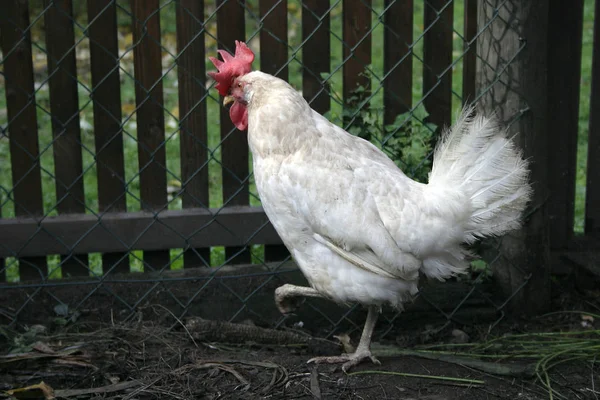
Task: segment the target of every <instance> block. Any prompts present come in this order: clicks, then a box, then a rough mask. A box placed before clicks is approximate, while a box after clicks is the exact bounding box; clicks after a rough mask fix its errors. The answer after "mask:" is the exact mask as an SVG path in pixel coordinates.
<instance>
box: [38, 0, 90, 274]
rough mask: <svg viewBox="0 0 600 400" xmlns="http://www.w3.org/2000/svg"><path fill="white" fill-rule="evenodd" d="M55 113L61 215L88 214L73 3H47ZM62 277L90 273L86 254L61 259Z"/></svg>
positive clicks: (60, 0) (54, 147) (47, 0)
mask: <svg viewBox="0 0 600 400" xmlns="http://www.w3.org/2000/svg"><path fill="white" fill-rule="evenodd" d="M44 7H46V8H47V9H46V12H45V13H44V22H45V28H46V53H47V58H48V76H49V82H48V85H49V89H50V90H49V92H50V111H51V113H52V138H53V143H52V150H53V153H54V175H55V182H56V200H57V204H56V209H57V211H58V212H59V213H61V214H65V213H85V195H84V191H83V160H82V155H81V129H80V127H79V97H78V95H77V65H76V60H75V48H74V47H73V46H74V44H75V33H74V29H73V20H74V18H73V4H72V3H71V0H57V1H50V0H44ZM61 270H62V275H63V276H85V275H88V274H89V268H88V256H87V255H86V254H80V255H69V254H65V255H62V256H61Z"/></svg>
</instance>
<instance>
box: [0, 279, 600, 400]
mask: <svg viewBox="0 0 600 400" xmlns="http://www.w3.org/2000/svg"><path fill="white" fill-rule="evenodd" d="M599 293H600V292H598V290H597V289H595V290H592V291H587V292H586V293H585V295H582V294H581V293H578V294H572V293H571V294H561V295H559V296H558V297H557V298H556V299H555V303H556V304H554V309H558V310H561V311H560V312H557V313H553V314H551V315H546V316H540V317H536V318H527V319H513V320H508V319H506V320H503V321H502V323H501V324H500V325H496V326H494V327H493V330H491V331H490V329H491V326H490V325H485V324H482V325H470V326H466V325H457V324H453V325H449V326H446V327H444V328H443V329H438V330H436V329H435V328H436V327H435V326H434V327H431V326H421V327H420V328H419V327H417V328H414V327H412V328H410V330H408V329H407V328H406V327H403V326H402V325H401V324H400V323H398V327H397V329H395V330H394V331H393V332H391V333H388V334H387V335H386V336H385V338H386V339H385V340H379V339H377V343H376V344H375V346H374V351H375V352H377V351H380V353H379V354H382V353H381V349H384V348H386V349H390V348H396V349H403V348H404V349H410V348H418V347H419V346H420V347H421V348H422V347H423V345H431V344H444V343H452V342H456V341H457V340H458V341H459V342H460V340H459V339H460V338H458V337H457V335H456V332H454V335H453V334H452V331H453V330H455V329H459V330H460V331H461V332H464V333H465V334H466V335H468V339H466V340H467V341H469V342H475V341H481V342H485V341H488V340H490V339H492V338H494V337H501V336H502V335H509V334H522V333H524V332H575V331H577V332H581V331H583V332H584V333H585V332H588V333H587V334H586V335H587V336H585V338H586V339H585V340H588V341H596V342H595V343H598V340H600V337H599V335H600V333H599V332H600V330H599V328H598V326H599V324H600V322H599V321H598V320H597V319H596V318H594V317H590V316H593V315H598V314H599V312H598V311H599V310H600V304H599V300H600V299H599V297H600V296H599ZM152 309H153V310H154V313H155V314H156V317H157V318H153V319H152V320H150V319H148V320H146V319H143V318H141V319H138V320H136V321H128V322H118V323H106V322H101V321H98V320H97V318H94V315H81V316H80V317H79V318H78V319H77V321H75V322H73V321H70V322H67V323H66V324H65V321H64V319H56V317H55V316H53V317H52V318H49V319H48V318H47V323H46V324H42V325H31V324H30V325H27V326H24V325H23V326H18V327H6V326H4V327H3V326H0V398H18V399H21V398H44V397H45V398H53V396H54V397H55V398H69V399H75V398H76V399H140V400H142V399H377V400H382V399H405V400H408V399H428V400H445V399H548V398H551V397H550V395H549V392H548V389H547V388H546V387H545V386H544V384H543V382H542V380H540V377H537V376H535V375H533V376H520V375H519V374H518V373H517V374H512V375H511V374H508V375H498V374H494V373H490V372H484V371H482V370H481V369H480V368H476V367H473V366H467V365H463V364H461V362H447V361H441V360H430V359H424V358H422V357H417V356H407V355H394V356H390V355H387V356H386V355H383V356H379V359H380V361H381V363H382V365H373V364H371V363H363V364H361V365H359V366H358V367H355V368H354V369H353V370H351V371H350V374H345V373H344V372H343V371H342V370H341V368H340V367H339V366H335V365H318V366H315V365H312V364H307V363H306V361H307V360H308V359H309V358H311V357H313V356H315V355H319V354H323V353H328V354H335V353H336V352H341V351H342V349H341V346H340V345H339V344H335V345H334V348H333V349H332V348H331V347H325V349H324V350H323V348H321V349H318V348H315V347H311V346H308V345H306V343H288V344H286V345H281V344H279V345H275V344H265V343H257V342H256V341H254V340H246V341H241V340H240V341H238V342H237V343H231V342H227V341H215V340H207V339H205V338H208V337H210V335H208V336H207V335H204V334H203V333H202V332H192V331H190V329H187V328H186V327H185V323H186V321H185V320H183V321H180V320H177V319H176V318H174V317H173V315H172V314H170V312H169V311H167V309H166V308H165V307H164V306H163V305H155V307H154V308H152ZM95 312H103V313H104V312H106V313H108V314H110V311H109V310H101V311H99V310H98V309H96V310H95ZM583 315H586V318H583V317H582V316H583ZM247 323H248V324H250V325H252V321H249V322H247ZM432 332H434V333H432ZM214 334H215V332H212V335H213V336H214ZM358 336H359V332H353V333H352V335H351V339H352V342H353V343H356V342H357V340H358ZM459 336H460V335H459ZM335 346H337V348H336V347H335ZM567 350H568V349H567ZM590 351H591V352H592V353H590V357H586V359H584V360H582V359H579V360H576V361H572V362H569V361H565V362H562V363H560V364H558V365H556V366H554V367H553V368H551V369H550V374H549V378H548V379H549V380H550V381H551V383H552V387H553V389H554V390H555V393H553V397H552V398H554V399H598V398H600V367H599V364H600V344H598V345H595V347H593V346H591V347H590ZM568 355H569V352H568V351H567V352H566V354H563V355H562V356H561V357H558V358H557V359H556V360H555V361H558V360H559V359H565V358H568V357H567V356H568ZM494 360H497V359H494ZM484 361H485V360H484ZM499 362H501V363H502V364H503V365H509V366H520V365H530V366H531V365H535V362H536V360H535V359H525V358H516V357H511V355H510V354H507V355H506V359H504V360H500V361H499ZM397 373H399V374H404V375H398V374H397ZM415 375H419V376H415ZM461 379H462V380H461ZM42 382H43V384H42ZM32 385H34V386H32ZM19 389H22V390H21V391H19ZM11 390H13V391H14V390H16V391H15V392H10V391H11Z"/></svg>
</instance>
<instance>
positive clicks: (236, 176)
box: [217, 0, 250, 264]
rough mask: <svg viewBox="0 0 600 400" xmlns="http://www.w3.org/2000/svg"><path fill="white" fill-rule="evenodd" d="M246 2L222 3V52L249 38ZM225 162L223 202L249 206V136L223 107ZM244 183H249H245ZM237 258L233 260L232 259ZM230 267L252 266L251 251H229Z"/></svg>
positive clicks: (219, 4) (221, 0)
mask: <svg viewBox="0 0 600 400" xmlns="http://www.w3.org/2000/svg"><path fill="white" fill-rule="evenodd" d="M243 3H244V2H243V1H231V0H218V1H217V7H219V9H218V11H217V37H218V40H219V48H221V49H225V50H227V51H229V52H230V53H232V54H233V53H234V52H235V41H236V40H243V39H244V37H245V36H246V34H245V22H244V6H243ZM220 118H221V139H222V141H223V144H222V147H221V162H222V166H223V201H224V202H225V203H226V206H232V205H246V204H248V203H249V199H250V198H249V191H248V182H247V181H245V180H246V178H247V177H248V172H249V170H248V142H247V139H246V133H245V132H244V133H242V132H240V131H238V130H237V129H235V128H234V126H233V123H232V122H231V120H230V119H229V110H228V109H227V108H225V107H221V111H220ZM242 181H245V182H244V183H242ZM238 252H240V254H238V255H237V256H235V258H233V259H231V260H229V259H230V258H231V257H234V255H236V254H237V253H238ZM225 257H226V259H227V260H228V263H231V264H244V263H249V262H250V251H248V250H247V249H246V250H243V251H242V249H241V248H237V247H236V248H226V249H225Z"/></svg>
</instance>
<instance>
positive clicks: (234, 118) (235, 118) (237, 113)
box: [229, 101, 248, 131]
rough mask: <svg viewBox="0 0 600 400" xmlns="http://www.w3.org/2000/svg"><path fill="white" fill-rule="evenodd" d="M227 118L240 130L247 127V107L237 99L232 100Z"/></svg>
mask: <svg viewBox="0 0 600 400" xmlns="http://www.w3.org/2000/svg"><path fill="white" fill-rule="evenodd" d="M229 118H231V122H233V124H234V125H235V127H236V128H238V129H239V130H240V131H243V130H245V129H247V128H248V109H247V108H246V106H245V105H243V104H241V103H239V102H237V101H236V102H234V103H233V105H232V106H231V108H230V109H229Z"/></svg>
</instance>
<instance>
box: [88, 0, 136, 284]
mask: <svg viewBox="0 0 600 400" xmlns="http://www.w3.org/2000/svg"><path fill="white" fill-rule="evenodd" d="M87 5H88V21H89V22H90V26H89V28H88V29H89V37H90V56H91V70H92V90H93V94H92V99H93V102H94V139H95V145H96V163H97V174H98V205H99V210H100V212H107V211H125V210H126V209H127V204H126V196H125V193H126V192H125V191H126V189H125V162H124V154H123V132H122V130H121V118H122V115H121V86H120V82H119V69H118V67H119V62H118V57H119V45H118V37H117V33H118V32H117V8H116V4H115V3H114V2H113V1H111V0H88V4H87ZM102 269H103V271H104V273H108V272H114V273H119V272H122V273H126V272H129V258H128V257H127V256H126V253H105V254H103V255H102Z"/></svg>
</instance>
